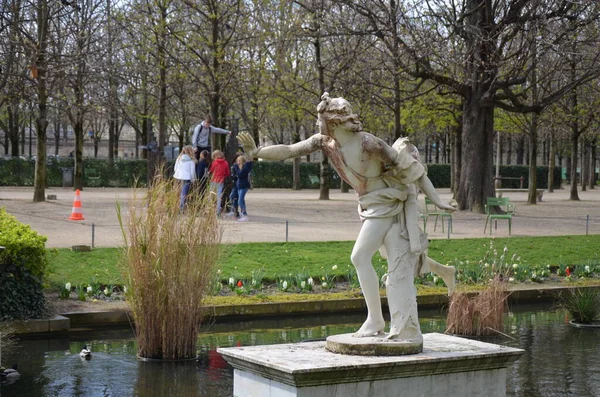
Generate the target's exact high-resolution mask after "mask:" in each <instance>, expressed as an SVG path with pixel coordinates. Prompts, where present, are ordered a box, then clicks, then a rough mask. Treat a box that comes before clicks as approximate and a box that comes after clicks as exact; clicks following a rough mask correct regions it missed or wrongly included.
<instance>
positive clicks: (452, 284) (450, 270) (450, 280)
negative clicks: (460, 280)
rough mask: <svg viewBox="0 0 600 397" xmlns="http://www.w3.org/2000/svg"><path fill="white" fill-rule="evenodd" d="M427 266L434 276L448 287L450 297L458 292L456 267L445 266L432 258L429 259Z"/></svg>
mask: <svg viewBox="0 0 600 397" xmlns="http://www.w3.org/2000/svg"><path fill="white" fill-rule="evenodd" d="M427 264H428V265H429V268H430V269H431V271H432V272H433V273H434V274H437V275H438V276H440V277H441V278H442V280H444V283H446V287H448V296H452V294H454V291H455V290H456V269H455V268H454V266H444V265H442V264H441V263H439V262H436V261H435V260H433V259H431V258H430V257H427Z"/></svg>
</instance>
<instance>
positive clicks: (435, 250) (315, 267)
mask: <svg viewBox="0 0 600 397" xmlns="http://www.w3.org/2000/svg"><path fill="white" fill-rule="evenodd" d="M353 244H354V243H353V242H351V241H343V242H335V241H334V242H310V243H245V244H237V245H224V246H223V252H222V255H221V259H220V260H219V264H218V268H219V269H221V273H220V278H221V279H222V280H228V279H229V278H230V277H233V278H235V279H236V280H237V279H250V278H252V277H253V276H258V275H259V274H260V276H259V277H260V278H262V279H264V280H279V279H280V278H283V277H295V276H296V275H298V274H302V275H303V276H304V277H308V276H312V277H319V278H321V277H332V276H336V277H338V278H344V279H348V278H350V277H351V274H350V273H351V271H352V265H351V263H350V252H351V250H352V246H353ZM599 246H600V235H590V236H558V237H556V236H553V237H511V238H497V239H490V238H480V239H461V240H458V239H457V240H432V241H431V245H430V247H429V256H430V257H432V258H434V259H436V260H437V261H439V262H440V263H443V264H452V265H456V266H457V267H458V268H460V269H463V270H465V271H468V272H472V273H473V272H474V273H476V272H477V271H478V270H479V269H480V268H481V267H482V266H484V265H485V264H486V263H488V262H490V263H491V262H492V261H496V262H497V261H498V260H500V259H501V260H502V261H503V262H505V263H507V264H510V265H511V266H512V264H513V262H514V263H515V264H516V263H518V266H519V268H520V269H524V270H523V271H524V272H525V271H530V270H532V269H541V268H546V267H547V266H548V265H550V266H552V267H554V268H558V271H559V272H560V271H561V270H562V271H564V269H565V268H566V267H567V266H571V267H575V268H580V269H583V268H584V266H585V265H588V266H591V267H592V270H594V269H598V268H599V267H600V252H599V251H598V248H597V247H599ZM505 248H506V252H505ZM494 251H495V254H494ZM120 252H121V251H120V250H119V249H118V248H97V249H94V250H92V251H91V252H73V251H71V250H69V249H58V250H51V251H50V266H49V274H48V279H47V280H48V283H49V284H50V285H57V284H62V283H64V282H67V281H69V282H71V283H72V284H73V285H77V284H82V283H84V284H85V283H90V280H92V279H95V281H96V282H99V283H101V284H105V285H122V284H123V275H122V272H121V269H120V266H119V261H120V257H121V254H120ZM500 257H502V258H500ZM373 263H374V265H375V266H376V268H378V269H380V270H381V271H384V269H385V265H386V264H385V261H384V260H382V259H381V258H380V257H379V254H376V255H375V258H374V260H373ZM334 266H335V268H334ZM595 276H596V277H598V275H597V274H595ZM534 281H536V280H534Z"/></svg>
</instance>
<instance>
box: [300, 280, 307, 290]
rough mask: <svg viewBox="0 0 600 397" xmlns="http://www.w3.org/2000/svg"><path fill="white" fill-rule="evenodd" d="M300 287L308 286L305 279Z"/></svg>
mask: <svg viewBox="0 0 600 397" xmlns="http://www.w3.org/2000/svg"><path fill="white" fill-rule="evenodd" d="M300 288H302V289H304V288H306V281H303V282H301V283H300Z"/></svg>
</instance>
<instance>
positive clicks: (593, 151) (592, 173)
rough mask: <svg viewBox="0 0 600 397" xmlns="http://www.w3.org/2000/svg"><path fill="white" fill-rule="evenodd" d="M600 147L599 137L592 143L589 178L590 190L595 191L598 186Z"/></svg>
mask: <svg viewBox="0 0 600 397" xmlns="http://www.w3.org/2000/svg"><path fill="white" fill-rule="evenodd" d="M597 145H598V137H594V138H593V139H592V142H591V143H590V151H591V155H590V178H589V188H590V190H592V189H594V186H595V184H596V155H597V151H596V146H597Z"/></svg>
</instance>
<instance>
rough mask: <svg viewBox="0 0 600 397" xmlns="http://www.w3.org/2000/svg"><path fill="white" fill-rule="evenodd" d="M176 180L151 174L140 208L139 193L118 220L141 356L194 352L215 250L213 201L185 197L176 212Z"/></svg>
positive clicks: (190, 354) (178, 188) (216, 231)
mask: <svg viewBox="0 0 600 397" xmlns="http://www.w3.org/2000/svg"><path fill="white" fill-rule="evenodd" d="M180 191H181V185H180V183H179V181H176V180H164V179H162V178H161V177H160V176H159V173H157V177H156V178H155V181H154V184H153V185H152V188H151V189H150V190H149V191H148V193H147V197H146V200H145V203H146V205H147V206H146V207H140V204H139V203H140V202H144V201H143V200H138V199H139V198H140V197H139V194H137V193H134V195H133V198H132V200H131V202H130V203H129V207H128V210H129V214H128V216H127V217H126V219H124V217H123V216H122V215H123V214H122V213H121V208H120V206H119V205H118V206H117V212H118V217H119V222H120V224H121V229H122V231H123V237H124V239H125V249H124V255H123V259H124V269H125V273H126V276H127V280H128V283H127V288H128V290H127V294H126V295H127V300H128V302H129V304H130V306H131V309H132V313H133V317H134V321H135V325H136V335H137V340H138V356H139V357H142V358H151V359H163V360H181V359H187V358H192V357H195V356H196V343H197V338H198V329H199V326H200V323H201V320H202V317H203V310H204V306H203V298H204V296H205V295H206V292H207V289H208V287H209V284H210V281H211V280H212V276H213V271H214V268H215V264H216V261H217V259H218V255H219V249H220V242H221V236H222V231H221V228H220V226H219V223H218V221H217V217H216V213H215V205H214V200H213V199H212V198H211V197H210V196H209V197H205V198H199V197H195V198H193V199H192V200H189V202H188V205H187V208H186V212H185V214H184V215H181V214H179V195H180Z"/></svg>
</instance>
